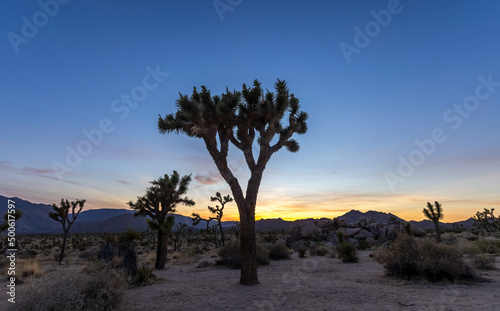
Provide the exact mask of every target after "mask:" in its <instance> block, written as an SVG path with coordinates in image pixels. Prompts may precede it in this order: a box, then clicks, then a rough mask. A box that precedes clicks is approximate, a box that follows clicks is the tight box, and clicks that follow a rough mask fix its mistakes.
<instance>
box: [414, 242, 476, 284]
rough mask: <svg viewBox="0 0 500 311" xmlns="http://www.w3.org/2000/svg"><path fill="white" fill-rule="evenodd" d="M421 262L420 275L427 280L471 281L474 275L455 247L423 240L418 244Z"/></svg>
mask: <svg viewBox="0 0 500 311" xmlns="http://www.w3.org/2000/svg"><path fill="white" fill-rule="evenodd" d="M419 251H420V253H421V254H422V255H421V257H420V258H421V262H419V270H420V274H421V275H423V276H424V278H426V279H427V280H429V281H431V282H434V281H441V280H448V281H455V280H467V279H473V278H474V273H473V272H472V269H471V267H470V266H468V265H467V264H466V263H465V262H464V259H463V255H462V253H461V252H460V250H458V249H457V248H455V247H452V246H449V245H444V244H440V243H435V242H433V241H430V240H425V241H422V242H421V243H419Z"/></svg>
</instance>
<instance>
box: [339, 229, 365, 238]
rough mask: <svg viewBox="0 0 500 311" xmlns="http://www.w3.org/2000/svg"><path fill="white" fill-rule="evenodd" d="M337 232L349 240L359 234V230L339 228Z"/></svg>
mask: <svg viewBox="0 0 500 311" xmlns="http://www.w3.org/2000/svg"><path fill="white" fill-rule="evenodd" d="M337 232H342V235H343V236H344V237H346V238H351V237H353V236H355V235H356V234H358V233H359V232H361V228H339V229H338V230H337Z"/></svg>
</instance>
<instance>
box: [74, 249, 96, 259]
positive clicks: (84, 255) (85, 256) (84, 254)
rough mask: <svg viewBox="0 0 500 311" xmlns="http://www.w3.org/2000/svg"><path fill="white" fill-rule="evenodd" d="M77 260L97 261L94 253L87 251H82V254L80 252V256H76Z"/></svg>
mask: <svg viewBox="0 0 500 311" xmlns="http://www.w3.org/2000/svg"><path fill="white" fill-rule="evenodd" d="M78 258H81V259H87V260H89V261H94V260H97V255H96V252H95V251H94V250H91V249H87V250H84V251H83V252H80V254H79V255H78Z"/></svg>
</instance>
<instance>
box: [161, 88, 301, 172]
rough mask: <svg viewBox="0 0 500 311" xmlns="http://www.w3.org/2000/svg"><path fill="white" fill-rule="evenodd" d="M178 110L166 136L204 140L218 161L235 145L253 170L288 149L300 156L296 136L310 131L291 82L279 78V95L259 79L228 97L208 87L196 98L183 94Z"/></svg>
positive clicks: (166, 122)
mask: <svg viewBox="0 0 500 311" xmlns="http://www.w3.org/2000/svg"><path fill="white" fill-rule="evenodd" d="M176 106H177V112H176V113H175V114H167V115H166V116H165V117H164V118H162V117H161V116H160V118H159V120H158V129H159V131H160V133H162V134H165V133H170V132H175V133H183V134H186V135H188V136H191V137H198V138H202V139H203V140H204V141H205V144H206V145H207V149H208V150H209V152H210V154H211V155H212V156H213V157H216V158H217V157H221V158H225V157H227V153H228V143H229V141H230V142H231V143H233V144H234V145H235V146H236V147H237V148H238V149H240V150H242V151H243V153H244V155H245V159H246V162H247V165H248V167H249V168H250V170H253V168H254V167H255V165H256V164H258V163H259V161H262V162H266V161H267V160H268V157H267V156H268V155H270V154H273V153H274V152H276V151H278V150H279V149H281V148H282V147H285V148H286V149H287V150H288V151H291V152H296V151H298V150H299V144H298V142H297V141H295V140H294V139H292V138H291V137H292V135H293V134H294V133H297V134H304V133H306V131H307V123H306V120H307V118H308V115H307V113H306V112H303V111H301V110H300V105H299V100H298V99H297V98H296V97H295V96H294V95H293V94H291V93H290V92H289V90H288V87H287V85H286V82H285V81H281V80H279V79H278V81H277V82H276V84H275V93H273V92H270V91H268V90H266V91H265V92H264V90H263V89H262V88H261V85H260V83H259V81H258V80H255V81H254V83H253V86H252V87H247V86H246V85H245V84H243V88H242V91H241V92H239V91H232V92H231V91H229V90H228V89H227V88H226V92H225V93H223V94H221V95H215V96H212V95H211V94H210V91H209V90H208V89H207V88H206V87H205V86H202V87H201V91H200V92H198V90H197V89H196V87H195V88H194V89H193V93H192V94H191V96H188V95H182V94H180V96H179V99H178V100H177V102H176ZM282 120H285V122H286V124H283V123H282ZM254 142H258V144H259V145H260V148H261V149H260V154H259V158H258V159H257V160H256V159H255V158H254V155H253V151H252V146H253V144H254Z"/></svg>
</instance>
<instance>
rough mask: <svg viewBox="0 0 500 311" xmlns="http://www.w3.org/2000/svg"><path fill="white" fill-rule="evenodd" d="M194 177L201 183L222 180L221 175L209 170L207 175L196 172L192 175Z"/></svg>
mask: <svg viewBox="0 0 500 311" xmlns="http://www.w3.org/2000/svg"><path fill="white" fill-rule="evenodd" d="M194 179H195V180H196V181H197V182H199V183H200V184H203V185H213V184H218V183H220V182H222V181H224V180H223V179H222V177H221V176H220V175H219V174H218V173H215V172H210V173H209V174H208V175H202V174H198V175H196V176H195V177H194Z"/></svg>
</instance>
